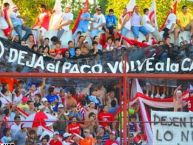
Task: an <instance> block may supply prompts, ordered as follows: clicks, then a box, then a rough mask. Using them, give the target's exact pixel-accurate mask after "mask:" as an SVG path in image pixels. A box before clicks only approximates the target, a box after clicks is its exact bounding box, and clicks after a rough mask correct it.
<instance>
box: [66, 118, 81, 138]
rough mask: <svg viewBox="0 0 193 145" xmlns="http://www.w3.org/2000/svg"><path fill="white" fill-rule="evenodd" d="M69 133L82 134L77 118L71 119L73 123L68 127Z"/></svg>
mask: <svg viewBox="0 0 193 145" xmlns="http://www.w3.org/2000/svg"><path fill="white" fill-rule="evenodd" d="M67 128H68V132H69V133H71V134H74V133H76V134H79V135H80V133H81V125H80V123H78V122H77V119H76V117H73V118H72V119H71V123H70V124H69V125H68V127H67Z"/></svg>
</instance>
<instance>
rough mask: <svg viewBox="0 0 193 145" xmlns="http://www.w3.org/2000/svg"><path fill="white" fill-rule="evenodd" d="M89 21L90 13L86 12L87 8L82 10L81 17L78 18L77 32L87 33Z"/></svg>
mask: <svg viewBox="0 0 193 145" xmlns="http://www.w3.org/2000/svg"><path fill="white" fill-rule="evenodd" d="M89 21H90V13H89V12H88V10H87V8H86V7H85V8H83V12H82V15H81V17H80V22H79V24H78V28H77V30H76V31H77V32H79V31H80V32H81V33H87V32H88V26H89Z"/></svg>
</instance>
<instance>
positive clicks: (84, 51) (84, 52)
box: [80, 41, 89, 56]
mask: <svg viewBox="0 0 193 145" xmlns="http://www.w3.org/2000/svg"><path fill="white" fill-rule="evenodd" d="M85 43H88V42H87V41H86V42H85ZM85 43H84V44H83V45H82V47H81V48H80V50H81V54H82V55H84V56H85V55H88V54H89V47H88V46H87V45H86V44H85Z"/></svg>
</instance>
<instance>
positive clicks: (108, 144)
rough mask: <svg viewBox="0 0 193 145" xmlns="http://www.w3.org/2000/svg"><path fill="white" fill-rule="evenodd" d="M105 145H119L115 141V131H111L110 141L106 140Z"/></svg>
mask: <svg viewBox="0 0 193 145" xmlns="http://www.w3.org/2000/svg"><path fill="white" fill-rule="evenodd" d="M105 145H119V143H118V142H117V141H116V132H115V131H111V133H110V139H108V140H107V141H106V142H105Z"/></svg>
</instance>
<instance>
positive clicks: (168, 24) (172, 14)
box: [166, 13, 177, 29]
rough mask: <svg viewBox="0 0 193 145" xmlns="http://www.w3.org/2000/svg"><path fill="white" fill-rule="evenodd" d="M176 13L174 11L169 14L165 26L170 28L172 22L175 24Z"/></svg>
mask: <svg viewBox="0 0 193 145" xmlns="http://www.w3.org/2000/svg"><path fill="white" fill-rule="evenodd" d="M176 19H177V17H176V15H175V14H174V13H171V14H169V16H168V18H167V21H166V28H168V29H171V27H172V25H173V24H176Z"/></svg>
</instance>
